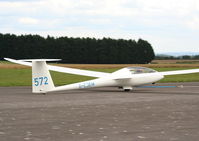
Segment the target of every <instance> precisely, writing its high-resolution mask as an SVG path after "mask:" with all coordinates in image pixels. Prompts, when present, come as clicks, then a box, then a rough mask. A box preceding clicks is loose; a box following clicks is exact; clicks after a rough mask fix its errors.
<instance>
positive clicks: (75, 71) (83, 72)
mask: <svg viewBox="0 0 199 141" xmlns="http://www.w3.org/2000/svg"><path fill="white" fill-rule="evenodd" d="M4 59H5V60H7V61H10V62H13V63H17V64H21V65H25V66H32V63H30V62H25V61H23V60H15V59H10V58H4ZM27 61H28V60H27ZM31 61H33V60H31ZM47 61H48V60H47ZM48 69H49V70H52V71H57V72H62V73H70V74H76V75H83V76H90V77H105V76H108V75H110V73H105V72H97V71H89V70H81V69H73V68H66V67H58V66H51V65H48Z"/></svg>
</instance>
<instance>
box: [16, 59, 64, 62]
mask: <svg viewBox="0 0 199 141" xmlns="http://www.w3.org/2000/svg"><path fill="white" fill-rule="evenodd" d="M19 61H26V62H33V61H37V62H41V61H46V62H54V61H61V59H24V60H19Z"/></svg>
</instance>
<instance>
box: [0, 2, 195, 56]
mask: <svg viewBox="0 0 199 141" xmlns="http://www.w3.org/2000/svg"><path fill="white" fill-rule="evenodd" d="M0 33H11V34H17V35H21V34H38V35H41V36H44V37H46V36H47V35H50V36H54V37H60V36H68V37H95V38H103V37H110V38H114V39H133V40H138V39H139V38H142V39H144V40H147V41H148V42H149V43H151V45H152V47H153V49H154V51H155V53H165V52H199V0H0Z"/></svg>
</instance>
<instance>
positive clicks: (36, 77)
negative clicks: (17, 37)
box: [28, 59, 55, 93]
mask: <svg viewBox="0 0 199 141" xmlns="http://www.w3.org/2000/svg"><path fill="white" fill-rule="evenodd" d="M28 61H32V92H33V93H46V92H48V91H51V90H53V89H54V88H55V86H54V83H53V80H52V77H51V75H50V72H49V69H48V66H47V64H46V60H44V59H42V60H39V59H37V60H28Z"/></svg>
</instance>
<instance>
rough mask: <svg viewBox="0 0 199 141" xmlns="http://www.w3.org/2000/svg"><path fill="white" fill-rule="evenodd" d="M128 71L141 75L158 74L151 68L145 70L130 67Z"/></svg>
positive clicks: (143, 68)
mask: <svg viewBox="0 0 199 141" xmlns="http://www.w3.org/2000/svg"><path fill="white" fill-rule="evenodd" d="M127 69H129V71H130V72H131V73H132V74H139V73H154V72H157V71H155V70H153V69H150V68H145V67H128V68H127Z"/></svg>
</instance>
